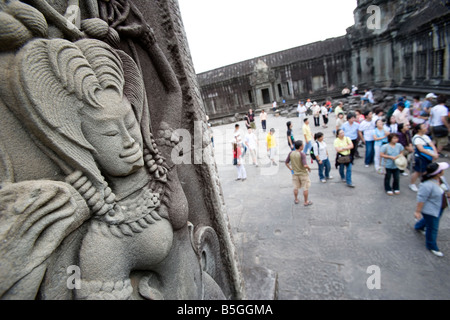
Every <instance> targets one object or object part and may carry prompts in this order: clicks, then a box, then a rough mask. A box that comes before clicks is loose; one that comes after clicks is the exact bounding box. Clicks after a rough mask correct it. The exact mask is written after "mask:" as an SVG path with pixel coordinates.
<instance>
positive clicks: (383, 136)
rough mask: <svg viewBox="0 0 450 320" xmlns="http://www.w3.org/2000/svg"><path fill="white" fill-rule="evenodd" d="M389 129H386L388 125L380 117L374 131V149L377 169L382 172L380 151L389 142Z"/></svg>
mask: <svg viewBox="0 0 450 320" xmlns="http://www.w3.org/2000/svg"><path fill="white" fill-rule="evenodd" d="M389 133H390V132H389V130H387V129H386V126H385V125H384V122H383V120H382V119H378V120H377V121H375V130H374V133H373V138H374V139H375V144H374V150H375V157H374V165H375V170H376V171H377V172H378V173H380V174H382V173H383V172H382V168H381V156H380V151H381V147H382V146H383V145H384V144H386V143H388V142H389V141H388V138H387V137H388V136H389Z"/></svg>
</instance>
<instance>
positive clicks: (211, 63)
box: [178, 0, 357, 73]
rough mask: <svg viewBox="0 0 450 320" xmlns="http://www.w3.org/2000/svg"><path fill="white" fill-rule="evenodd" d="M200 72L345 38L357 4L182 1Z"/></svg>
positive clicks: (343, 0)
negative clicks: (339, 37)
mask: <svg viewBox="0 0 450 320" xmlns="http://www.w3.org/2000/svg"><path fill="white" fill-rule="evenodd" d="M178 3H179V5H180V10H181V16H182V19H183V24H184V28H185V31H186V36H187V39H188V43H189V48H190V51H191V55H192V60H193V62H194V68H195V72H196V73H201V72H204V71H208V70H212V69H215V68H219V67H222V66H226V65H229V64H233V63H236V62H240V61H243V60H247V59H252V58H255V57H259V56H263V55H266V54H270V53H274V52H277V51H282V50H286V49H290V48H293V47H297V46H301V45H304V44H308V43H312V42H316V41H320V40H325V39H328V38H332V37H338V36H342V35H344V34H345V33H346V29H347V28H348V27H350V26H352V25H353V24H354V18H353V10H355V9H356V6H357V3H356V0H178Z"/></svg>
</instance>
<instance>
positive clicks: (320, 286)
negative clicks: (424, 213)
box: [213, 115, 450, 300]
mask: <svg viewBox="0 0 450 320" xmlns="http://www.w3.org/2000/svg"><path fill="white" fill-rule="evenodd" d="M310 119H311V121H310V122H311V124H310V126H311V129H312V132H313V134H314V133H315V132H318V131H322V132H324V134H325V142H326V143H327V146H328V152H329V154H330V159H331V163H332V171H331V175H332V176H334V179H333V180H330V181H329V182H327V183H325V184H324V183H321V182H320V181H319V177H318V172H317V164H316V163H314V164H312V169H313V170H312V172H311V175H310V177H311V181H312V185H311V189H310V200H311V201H312V202H313V205H312V206H310V207H304V206H303V205H302V204H301V203H300V204H299V205H295V204H294V201H293V199H294V197H293V193H292V185H291V179H290V172H289V170H288V169H287V168H286V167H285V165H284V160H285V158H286V156H287V154H288V152H289V149H288V147H287V142H286V137H285V135H286V122H287V121H292V122H293V124H294V137H295V138H296V139H301V140H303V139H302V137H301V130H300V123H299V119H298V118H284V117H275V116H273V115H269V117H268V121H267V122H268V125H267V126H268V127H267V128H268V129H269V128H272V127H273V128H275V130H276V133H277V134H278V146H279V156H280V160H279V161H280V162H279V165H278V166H273V167H271V166H269V165H268V159H267V153H266V149H265V148H266V147H265V133H263V132H262V130H261V126H260V124H259V123H257V125H258V137H259V146H260V148H259V161H260V162H261V165H260V166H259V167H255V166H253V165H252V164H250V163H251V161H250V160H249V159H248V156H247V164H246V170H247V175H248V178H247V180H246V181H244V182H241V181H235V179H236V177H237V172H236V168H235V167H234V166H233V165H232V164H231V163H232V151H231V145H230V143H229V142H230V141H231V139H232V137H233V131H234V124H229V125H223V126H219V127H214V128H213V131H214V139H215V157H216V161H217V165H218V168H219V174H220V181H221V183H222V188H223V192H224V198H225V204H226V207H227V213H228V215H229V219H230V224H231V227H232V232H233V237H234V240H235V243H236V247H237V251H238V255H239V259H240V264H241V267H242V269H243V270H244V271H245V273H244V277H245V278H246V280H247V293H248V298H249V299H267V298H273V297H274V294H273V293H274V292H273V291H274V290H275V286H274V285H272V286H271V285H267V283H268V282H269V283H270V282H272V284H273V282H274V280H275V279H277V281H278V283H277V284H278V299H281V300H292V299H421V300H422V299H450V272H448V271H449V265H450V213H449V212H448V211H447V212H445V213H444V215H443V217H442V219H441V224H440V229H439V236H438V245H439V247H440V250H441V251H442V252H443V253H444V255H445V256H444V257H442V258H439V257H436V256H434V255H433V254H432V253H431V252H429V251H428V250H426V248H425V237H424V236H423V235H421V234H420V233H417V232H415V231H414V230H413V226H414V216H413V214H414V209H415V206H416V193H414V192H412V191H411V190H409V188H408V184H409V180H410V177H403V176H402V177H401V184H400V190H401V194H400V195H398V196H393V197H389V196H387V195H386V194H385V193H384V189H383V179H384V176H383V175H379V174H377V173H376V172H375V170H374V168H373V166H371V167H369V168H365V167H364V164H363V159H356V160H355V165H354V167H353V182H354V184H355V185H356V188H355V189H350V188H348V187H347V186H346V185H345V183H342V182H340V178H339V173H338V171H337V170H336V169H335V168H334V157H335V151H334V148H333V142H334V139H335V138H334V135H333V132H332V130H333V127H335V117H334V115H332V116H331V117H330V122H329V126H328V128H326V129H325V128H322V127H320V128H315V127H314V124H313V119H312V118H311V117H310ZM239 123H240V124H241V132H242V134H243V133H244V128H245V126H244V123H243V122H242V121H240V122H239ZM321 124H322V123H321ZM359 151H360V154H361V155H364V148H360V149H359ZM308 161H310V159H309V158H308ZM446 177H447V179H450V172H449V171H447V172H446ZM449 181H450V180H449ZM300 194H301V193H300ZM300 199H302V198H300ZM369 266H377V267H379V270H380V285H381V288H380V289H373V290H370V289H369V288H368V286H367V281H368V279H369V277H371V276H372V275H374V274H373V273H368V268H369ZM249 270H260V271H261V270H263V271H262V272H259V274H260V276H259V278H258V276H257V275H255V271H253V274H252V271H249ZM246 275H247V276H246ZM261 288H265V289H261ZM264 291H267V292H264Z"/></svg>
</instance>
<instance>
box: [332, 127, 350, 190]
mask: <svg viewBox="0 0 450 320" xmlns="http://www.w3.org/2000/svg"><path fill="white" fill-rule="evenodd" d="M334 148H335V149H336V162H335V167H336V169H337V168H338V167H339V175H340V176H341V180H342V181H343V182H346V183H347V186H348V187H350V188H354V187H355V185H354V184H353V183H352V164H353V158H352V156H351V151H350V150H352V149H353V143H352V140H350V138H349V137H346V136H345V132H344V131H343V130H342V129H339V130H338V131H337V132H336V140H334ZM345 169H346V170H347V171H346V172H345Z"/></svg>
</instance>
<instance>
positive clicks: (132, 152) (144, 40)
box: [0, 0, 224, 299]
mask: <svg viewBox="0 0 450 320" xmlns="http://www.w3.org/2000/svg"><path fill="white" fill-rule="evenodd" d="M60 2H63V1H62V0H61V1H60ZM77 5H78V3H77V1H72V0H70V1H68V2H67V8H68V9H67V11H66V12H65V16H66V17H64V15H62V14H60V13H58V12H57V11H56V10H55V9H54V8H52V7H51V6H50V5H49V4H48V3H47V2H46V1H43V0H30V1H26V3H25V1H24V2H21V1H7V0H1V1H0V51H1V54H0V73H1V75H0V78H1V79H3V80H1V81H0V106H1V107H2V108H3V109H4V110H6V111H7V112H9V113H10V114H11V115H12V117H13V118H14V119H16V120H15V121H17V119H19V121H18V122H17V123H20V126H17V128H16V129H17V130H18V132H23V133H24V135H25V136H26V137H27V139H28V140H29V141H31V142H32V144H33V145H34V146H36V150H39V152H38V151H36V154H38V156H39V157H45V158H48V159H50V160H51V163H52V166H53V167H54V170H55V171H56V172H60V175H58V176H61V177H63V179H56V180H54V179H50V178H49V177H47V176H43V177H42V178H41V179H40V180H36V179H30V180H28V179H21V180H20V181H16V174H15V170H16V171H18V170H19V169H18V168H17V167H16V163H17V161H18V158H19V157H20V156H17V155H15V154H14V152H13V151H11V150H13V149H11V146H9V145H8V139H7V138H6V137H1V139H0V151H1V153H0V159H1V167H0V170H1V175H0V178H1V181H0V187H1V188H0V241H1V242H0V297H2V298H4V299H20V298H27V299H29V298H35V297H37V296H39V297H40V298H43V299H45V298H49V299H67V298H68V299H71V298H78V299H133V298H136V299H142V298H146V299H164V298H169V299H170V298H172V299H174V298H175V299H178V298H181V299H202V298H224V294H223V292H222V289H221V287H220V286H219V284H218V283H217V282H216V279H217V277H218V275H217V273H218V272H217V270H215V268H214V266H215V264H216V263H217V262H214V259H219V258H218V257H217V256H214V255H215V253H214V252H213V251H211V250H209V249H208V248H216V249H218V248H219V246H218V239H217V236H216V235H215V232H214V230H213V229H212V228H210V227H195V229H194V226H192V224H190V223H189V222H188V211H189V210H188V205H187V200H186V196H185V195H184V192H183V190H182V188H181V184H180V182H179V179H178V175H177V172H176V170H175V169H176V167H175V166H174V165H173V164H171V162H170V160H167V151H166V150H167V146H161V150H159V149H158V144H157V142H156V140H157V139H155V138H154V137H153V133H152V132H151V121H150V115H151V113H152V112H151V106H149V105H148V100H147V92H146V86H145V85H144V81H143V76H142V73H143V72H144V71H143V70H142V69H141V68H140V66H139V60H138V59H137V56H136V57H135V56H133V57H132V56H130V55H129V54H127V53H125V52H124V51H122V50H120V49H119V44H120V41H122V40H123V39H129V40H132V41H133V43H138V44H139V45H140V46H141V47H142V48H144V50H145V51H146V53H147V54H148V55H149V57H150V58H151V59H152V60H153V63H154V65H155V69H156V71H157V72H158V75H157V78H158V79H159V80H160V81H161V82H162V83H163V86H164V87H165V89H166V91H165V92H166V95H167V97H166V101H168V102H169V103H172V104H174V103H177V101H181V99H180V98H179V96H180V94H181V90H180V89H179V84H178V83H177V80H176V76H175V75H174V72H173V70H172V68H171V66H170V64H169V63H168V61H167V59H166V58H165V57H164V54H163V53H162V51H161V49H160V48H159V46H158V43H157V41H156V38H155V36H154V34H153V31H152V29H151V28H150V26H149V25H148V24H147V23H146V22H145V20H144V18H143V16H142V14H141V13H140V12H139V10H138V9H137V8H136V7H135V6H134V4H133V3H132V2H131V1H127V0H111V1H98V2H97V1H93V0H90V1H85V4H84V7H83V8H85V9H86V11H87V12H82V13H83V15H77V12H76V11H77V10H75V11H74V10H73V9H74V8H79V6H77ZM74 6H75V7H74ZM69 9H70V10H69ZM78 13H79V11H78ZM80 16H88V17H89V18H87V19H84V20H80V19H79V18H80ZM67 18H73V23H71V22H70V21H69V20H68V19H67ZM50 25H51V26H52V28H55V27H56V28H57V30H59V32H60V34H62V35H64V37H56V38H55V37H51V36H49V34H51V32H49V31H50V29H49V28H50V27H49V26H50ZM78 25H79V26H78ZM78 27H79V28H78ZM3 109H2V110H3ZM5 121H6V120H5ZM14 123H15V122H14ZM1 125H3V124H2V122H1V120H0V126H1ZM10 125H11V124H9V123H6V122H5V126H10ZM11 126H13V125H11ZM13 129H14V128H13ZM31 150H34V149H30V153H32V151H31ZM32 161H35V162H37V163H39V161H40V158H37V159H36V158H35V159H32ZM37 167H39V164H38V165H37ZM24 175H25V174H24ZM34 175H35V176H36V175H38V173H36V174H34ZM194 233H195V235H194ZM196 239H197V240H196ZM67 252H69V253H70V252H72V254H68V253H67ZM202 254H203V255H205V254H206V255H207V256H208V257H207V258H208V259H207V260H208V263H206V262H205V261H204V260H202ZM69 265H76V266H78V267H79V268H80V271H81V272H80V276H81V279H80V281H81V286H80V288H79V289H77V290H75V291H70V289H69V288H67V286H66V282H65V278H64V277H58V276H57V274H58V272H59V273H60V271H58V272H57V271H56V270H61V269H64V268H67V267H68V266H69ZM138 271H139V272H138ZM132 279H135V280H136V281H132ZM44 283H45V284H44ZM132 283H137V285H135V286H133V285H132ZM180 286H181V287H182V288H183V289H180V288H179V287H180Z"/></svg>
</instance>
